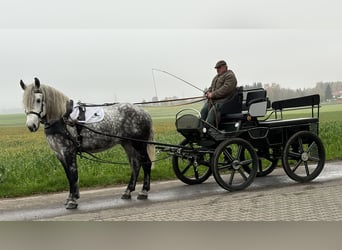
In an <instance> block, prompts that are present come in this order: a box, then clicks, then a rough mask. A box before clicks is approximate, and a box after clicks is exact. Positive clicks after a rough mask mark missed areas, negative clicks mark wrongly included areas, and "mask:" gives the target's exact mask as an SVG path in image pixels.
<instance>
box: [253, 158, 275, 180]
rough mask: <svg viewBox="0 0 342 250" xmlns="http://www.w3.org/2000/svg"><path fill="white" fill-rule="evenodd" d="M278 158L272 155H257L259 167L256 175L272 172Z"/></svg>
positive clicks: (261, 175) (265, 174)
mask: <svg viewBox="0 0 342 250" xmlns="http://www.w3.org/2000/svg"><path fill="white" fill-rule="evenodd" d="M278 160H279V158H276V157H273V156H270V155H269V156H265V157H259V168H258V172H257V177H263V176H267V175H269V174H270V173H272V172H273V170H274V169H275V168H276V167H277V165H278Z"/></svg>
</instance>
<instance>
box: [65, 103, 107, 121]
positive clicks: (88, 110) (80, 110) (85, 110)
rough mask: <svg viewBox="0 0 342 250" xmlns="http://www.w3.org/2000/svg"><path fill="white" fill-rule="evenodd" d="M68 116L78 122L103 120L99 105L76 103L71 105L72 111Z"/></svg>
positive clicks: (102, 112) (102, 111)
mask: <svg viewBox="0 0 342 250" xmlns="http://www.w3.org/2000/svg"><path fill="white" fill-rule="evenodd" d="M69 117H70V118H71V119H72V120H74V121H77V122H80V123H95V122H100V121H102V120H103V118H104V110H103V107H101V106H99V107H97V106H95V107H91V106H83V105H80V104H79V103H76V104H74V105H73V108H72V112H71V113H70V116H69Z"/></svg>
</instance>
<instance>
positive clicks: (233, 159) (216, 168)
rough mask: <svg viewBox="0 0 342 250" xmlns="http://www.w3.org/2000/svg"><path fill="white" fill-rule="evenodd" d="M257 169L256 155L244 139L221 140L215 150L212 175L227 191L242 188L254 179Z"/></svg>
mask: <svg viewBox="0 0 342 250" xmlns="http://www.w3.org/2000/svg"><path fill="white" fill-rule="evenodd" d="M257 171H258V156H257V154H256V152H255V150H254V148H253V147H252V145H251V144H250V143H249V142H247V141H246V140H244V139H241V138H232V139H227V140H225V141H223V142H222V143H221V144H220V145H219V146H218V147H217V148H216V150H215V153H214V159H213V175H214V178H215V180H216V182H217V183H218V184H219V185H220V186H221V187H222V188H224V189H226V190H228V191H236V190H242V189H244V188H246V187H248V186H249V185H250V184H251V183H252V182H253V180H254V178H255V176H256V174H257Z"/></svg>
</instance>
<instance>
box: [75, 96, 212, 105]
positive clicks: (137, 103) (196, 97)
mask: <svg viewBox="0 0 342 250" xmlns="http://www.w3.org/2000/svg"><path fill="white" fill-rule="evenodd" d="M196 99H198V100H196ZM205 99H206V97H205V96H195V97H187V98H177V99H170V100H161V101H151V102H134V103H132V104H134V105H147V104H157V103H168V102H178V101H188V100H194V101H192V102H186V103H184V104H179V105H186V104H193V103H197V102H201V101H204V100H205ZM79 104H80V105H81V106H85V107H106V106H112V105H116V104H119V102H112V103H103V104H93V103H84V102H79ZM174 106H178V105H174Z"/></svg>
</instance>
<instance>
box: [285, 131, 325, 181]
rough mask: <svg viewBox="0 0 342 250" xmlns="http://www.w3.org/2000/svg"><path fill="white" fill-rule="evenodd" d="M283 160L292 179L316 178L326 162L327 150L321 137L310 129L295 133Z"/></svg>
mask: <svg viewBox="0 0 342 250" xmlns="http://www.w3.org/2000/svg"><path fill="white" fill-rule="evenodd" d="M282 162H283V167H284V170H285V172H286V174H287V175H288V176H289V177H290V178H291V179H293V180H295V181H298V182H308V181H311V180H313V179H315V178H316V177H317V176H318V175H319V174H320V173H321V171H322V169H323V167H324V163H325V150H324V147H323V143H322V141H321V139H320V138H319V137H318V136H317V135H316V134H314V133H312V132H310V131H299V132H297V133H295V134H294V135H292V136H291V137H290V138H289V140H288V142H287V143H286V145H285V148H284V154H283V158H282Z"/></svg>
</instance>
